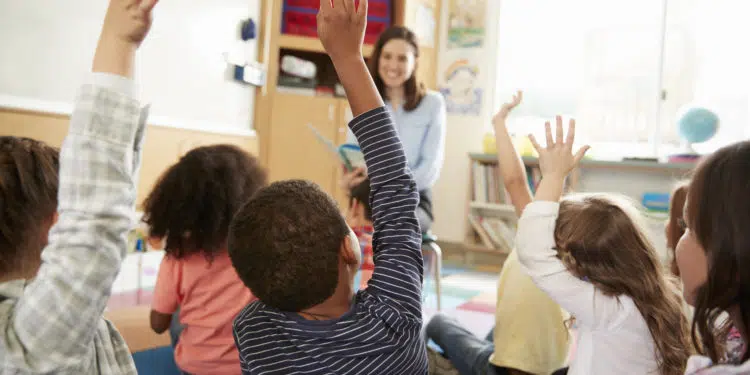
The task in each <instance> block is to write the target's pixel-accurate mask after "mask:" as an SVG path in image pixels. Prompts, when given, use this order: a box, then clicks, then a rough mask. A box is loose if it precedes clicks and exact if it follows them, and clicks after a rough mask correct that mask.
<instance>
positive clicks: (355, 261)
mask: <svg viewBox="0 0 750 375" xmlns="http://www.w3.org/2000/svg"><path fill="white" fill-rule="evenodd" d="M341 256H342V257H343V258H344V261H345V262H346V263H347V264H350V265H356V266H359V265H360V264H361V263H362V249H361V248H360V246H359V238H357V235H356V234H354V231H352V230H351V228H350V229H349V235H348V236H346V238H344V241H343V242H342V243H341Z"/></svg>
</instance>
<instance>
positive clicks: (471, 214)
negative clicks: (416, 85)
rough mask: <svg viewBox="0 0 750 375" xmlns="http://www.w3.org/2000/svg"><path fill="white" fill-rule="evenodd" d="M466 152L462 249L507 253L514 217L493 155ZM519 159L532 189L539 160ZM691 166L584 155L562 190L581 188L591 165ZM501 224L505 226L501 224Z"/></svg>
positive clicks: (655, 170)
mask: <svg viewBox="0 0 750 375" xmlns="http://www.w3.org/2000/svg"><path fill="white" fill-rule="evenodd" d="M468 156H469V170H470V174H469V181H470V186H469V192H468V198H467V204H466V220H467V224H468V225H467V226H466V227H467V233H466V236H465V240H464V244H463V245H464V246H463V247H464V250H465V251H466V252H467V253H473V252H480V253H496V254H507V253H509V252H510V250H511V249H512V247H513V241H514V237H515V227H516V223H517V219H518V218H517V215H516V212H515V209H514V207H513V205H512V204H511V202H510V198H509V197H508V194H507V192H506V191H505V188H504V185H503V181H502V178H501V175H500V171H499V167H498V162H497V155H495V154H484V153H469V155H468ZM522 160H523V163H524V165H525V166H526V173H527V175H528V176H529V181H528V183H529V187H530V189H531V191H532V192H534V191H535V190H536V186H537V184H538V182H539V180H540V179H541V172H540V170H539V160H538V159H537V158H536V157H523V158H522ZM694 167H695V163H690V162H680V163H662V162H653V161H644V160H623V161H611V160H594V159H584V160H582V161H581V163H580V165H579V167H578V168H576V169H575V170H574V171H573V172H572V173H571V175H570V176H569V177H568V179H567V180H566V186H565V191H566V192H570V191H576V190H582V189H581V188H580V183H579V181H580V174H581V170H591V169H593V170H604V171H605V173H610V172H611V173H616V172H636V173H648V174H657V175H662V176H680V175H682V176H684V175H687V174H688V173H689V172H690V171H691V170H692V169H693V168H694ZM647 216H648V217H649V218H651V219H656V220H663V219H664V214H663V213H658V212H648V213H647ZM487 220H489V221H490V223H491V224H492V226H489V227H488V225H486V224H485V223H484V221H487ZM493 226H494V227H495V228H494V229H495V231H496V232H495V233H491V232H492V231H493ZM503 226H504V227H507V228H503ZM498 228H499V229H498ZM507 229H510V230H507ZM497 236H502V238H500V240H501V241H496V240H497V239H498V238H496V237H497ZM498 242H504V243H498ZM506 245H507V246H506Z"/></svg>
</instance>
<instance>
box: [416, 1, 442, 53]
mask: <svg viewBox="0 0 750 375" xmlns="http://www.w3.org/2000/svg"><path fill="white" fill-rule="evenodd" d="M414 18H415V20H414V27H413V29H414V33H415V34H417V38H418V40H419V43H420V44H421V45H423V46H427V47H434V46H435V27H436V22H435V10H434V9H433V8H432V6H431V5H427V4H423V3H419V4H417V9H416V11H415V16H414Z"/></svg>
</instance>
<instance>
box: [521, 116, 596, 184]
mask: <svg viewBox="0 0 750 375" xmlns="http://www.w3.org/2000/svg"><path fill="white" fill-rule="evenodd" d="M555 120H556V121H555V122H556V131H555V138H554V139H553V138H552V129H551V126H550V123H549V121H547V122H546V123H545V124H544V127H545V132H546V135H547V147H542V146H540V145H539V143H538V142H537V141H536V139H535V138H534V136H533V135H531V134H530V135H529V140H530V141H531V144H533V145H534V148H535V149H536V151H537V152H538V153H539V169H541V172H542V178H543V179H547V178H558V179H560V180H562V179H564V178H565V177H566V176H567V175H568V173H570V171H572V170H573V168H575V166H576V165H578V163H579V162H580V161H581V159H582V158H583V156H584V155H585V154H586V151H588V149H589V148H590V147H589V146H588V145H587V146H583V147H581V148H580V149H578V152H576V153H575V154H573V142H574V140H575V135H576V122H575V120H573V119H571V120H570V122H569V123H568V136H567V138H565V139H563V124H562V118H561V117H560V116H557V118H556V119H555Z"/></svg>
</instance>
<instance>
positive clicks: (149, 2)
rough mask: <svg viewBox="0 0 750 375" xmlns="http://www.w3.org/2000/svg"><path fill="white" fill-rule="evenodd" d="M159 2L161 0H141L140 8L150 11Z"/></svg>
mask: <svg viewBox="0 0 750 375" xmlns="http://www.w3.org/2000/svg"><path fill="white" fill-rule="evenodd" d="M158 2H159V0H141V5H140V9H141V11H143V12H150V11H151V10H152V9H154V7H155V6H156V3H158Z"/></svg>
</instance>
